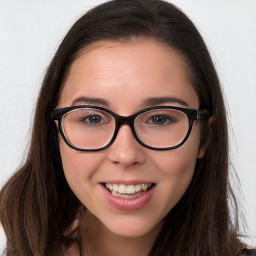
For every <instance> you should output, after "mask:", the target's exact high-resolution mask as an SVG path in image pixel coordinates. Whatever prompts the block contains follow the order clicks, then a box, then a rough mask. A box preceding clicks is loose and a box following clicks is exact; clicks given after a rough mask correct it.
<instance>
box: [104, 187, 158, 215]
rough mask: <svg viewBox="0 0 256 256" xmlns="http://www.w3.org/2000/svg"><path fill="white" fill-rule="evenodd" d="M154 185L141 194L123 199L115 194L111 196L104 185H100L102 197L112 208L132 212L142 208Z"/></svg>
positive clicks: (150, 195) (153, 189)
mask: <svg viewBox="0 0 256 256" xmlns="http://www.w3.org/2000/svg"><path fill="white" fill-rule="evenodd" d="M155 187H156V186H154V187H153V188H151V189H150V190H148V191H146V192H144V193H143V194H142V195H141V196H139V197H137V198H133V199H123V198H120V197H117V196H113V195H112V194H111V193H110V192H109V191H108V190H107V189H106V188H105V187H104V186H102V189H103V193H104V197H105V199H106V201H107V202H108V203H109V204H110V205H111V206H112V207H114V208H116V209H118V210H120V211H126V212H134V211H138V210H140V209H142V208H143V207H145V206H146V205H147V203H148V202H149V201H150V199H151V198H152V196H153V194H154V191H155Z"/></svg>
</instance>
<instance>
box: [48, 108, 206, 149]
mask: <svg viewBox="0 0 256 256" xmlns="http://www.w3.org/2000/svg"><path fill="white" fill-rule="evenodd" d="M79 108H91V109H99V110H102V111H105V112H107V113H108V114H110V115H111V116H113V117H114V119H115V123H116V127H115V131H114V134H113V136H112V138H111V140H110V141H109V143H108V144H107V145H105V146H103V147H100V148H95V149H83V148H78V147H76V146H74V145H73V144H71V143H70V142H69V141H68V139H67V138H66V136H65V134H64V132H63V129H62V117H63V115H65V114H66V113H68V112H69V111H72V110H74V109H79ZM155 109H175V110H179V111H181V112H183V113H185V114H186V115H187V117H188V122H189V128H188V131H187V135H186V136H185V138H184V139H183V140H182V141H181V142H180V143H179V144H178V145H175V146H172V147H165V148H156V147H151V146H148V145H147V144H145V143H144V142H142V141H141V140H140V139H139V138H138V136H137V134H136V131H135V128H134V120H135V118H136V117H137V116H138V115H140V114H142V113H144V112H147V111H150V110H155ZM210 115H211V113H210V111H209V110H207V109H202V110H200V109H188V108H180V107H173V106H156V107H150V108H145V109H142V110H140V111H138V112H136V113H135V114H133V115H130V116H120V115H117V114H116V113H114V112H112V111H110V110H108V109H106V108H102V107H98V106H91V105H78V106H71V107H65V108H59V109H54V110H53V111H52V118H53V120H56V121H58V129H59V131H60V134H61V136H62V138H63V140H64V141H65V143H66V144H67V145H68V146H69V147H71V148H73V149H75V150H79V151H99V150H103V149H106V148H108V147H109V146H110V145H111V144H112V143H113V142H114V140H115V138H116V136H117V133H118V131H119V129H120V126H121V125H124V124H126V125H129V127H130V128H131V130H132V133H133V136H134V137H135V139H136V140H137V142H139V143H140V144H141V145H142V146H144V147H146V148H149V149H152V150H171V149H175V148H178V147H180V146H181V145H183V144H184V143H185V142H186V140H187V139H188V137H189V135H190V133H191V130H192V126H193V122H194V120H206V119H208V118H209V117H210Z"/></svg>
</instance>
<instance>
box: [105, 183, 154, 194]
mask: <svg viewBox="0 0 256 256" xmlns="http://www.w3.org/2000/svg"><path fill="white" fill-rule="evenodd" d="M151 186H152V184H136V185H124V184H110V183H106V188H107V189H109V190H110V191H111V192H112V191H114V192H118V193H120V194H134V193H136V192H140V191H141V190H143V191H146V190H147V189H148V188H150V187H151Z"/></svg>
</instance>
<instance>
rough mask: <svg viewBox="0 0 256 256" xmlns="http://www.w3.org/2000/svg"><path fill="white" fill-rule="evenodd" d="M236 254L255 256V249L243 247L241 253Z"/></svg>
mask: <svg viewBox="0 0 256 256" xmlns="http://www.w3.org/2000/svg"><path fill="white" fill-rule="evenodd" d="M238 256H256V249H255V248H248V247H246V248H244V249H243V251H242V253H241V254H239V255H238Z"/></svg>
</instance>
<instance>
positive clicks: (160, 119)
mask: <svg viewBox="0 0 256 256" xmlns="http://www.w3.org/2000/svg"><path fill="white" fill-rule="evenodd" d="M165 122H166V117H165V116H162V115H158V116H154V117H153V123H155V124H164V123H165Z"/></svg>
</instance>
